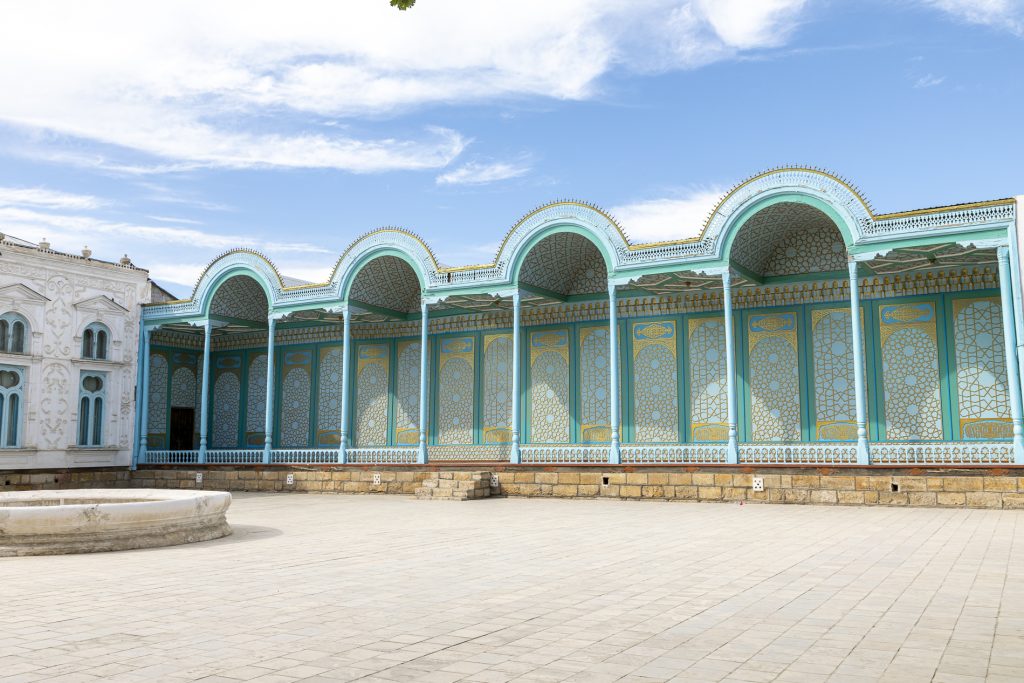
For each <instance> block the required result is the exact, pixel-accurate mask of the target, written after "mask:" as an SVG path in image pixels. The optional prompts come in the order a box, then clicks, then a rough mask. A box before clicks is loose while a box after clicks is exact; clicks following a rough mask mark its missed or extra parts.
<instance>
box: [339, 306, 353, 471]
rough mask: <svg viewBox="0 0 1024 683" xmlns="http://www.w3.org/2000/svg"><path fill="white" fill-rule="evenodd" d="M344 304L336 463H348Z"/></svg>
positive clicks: (348, 317)
mask: <svg viewBox="0 0 1024 683" xmlns="http://www.w3.org/2000/svg"><path fill="white" fill-rule="evenodd" d="M351 310H352V309H351V308H349V306H348V305H347V304H346V305H345V306H344V307H342V309H341V314H342V315H343V316H345V317H344V321H345V324H344V332H343V333H342V340H341V344H342V346H341V430H340V433H339V435H338V436H339V439H338V442H339V443H338V462H339V463H340V464H342V465H344V464H345V463H346V462H348V452H347V451H348V366H349V357H350V356H351V355H352V314H351Z"/></svg>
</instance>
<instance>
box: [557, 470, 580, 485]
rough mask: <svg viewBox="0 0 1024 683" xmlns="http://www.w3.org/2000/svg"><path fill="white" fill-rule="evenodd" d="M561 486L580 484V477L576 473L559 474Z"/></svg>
mask: <svg viewBox="0 0 1024 683" xmlns="http://www.w3.org/2000/svg"><path fill="white" fill-rule="evenodd" d="M558 483H559V484H579V483H580V475H579V474H577V473H576V472H559V473H558Z"/></svg>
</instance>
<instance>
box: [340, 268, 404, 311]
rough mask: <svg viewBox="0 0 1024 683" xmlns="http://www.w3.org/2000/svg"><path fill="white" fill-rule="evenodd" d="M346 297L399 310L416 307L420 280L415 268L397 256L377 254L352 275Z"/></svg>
mask: <svg viewBox="0 0 1024 683" xmlns="http://www.w3.org/2000/svg"><path fill="white" fill-rule="evenodd" d="M349 299H351V300H353V301H359V302H362V303H365V304H370V305H372V306H381V307H383V308H390V309H392V310H396V311H401V312H403V313H413V312H415V311H418V310H419V307H420V281H419V278H417V277H416V271H414V270H413V269H412V266H410V265H409V264H408V263H406V262H405V261H403V260H402V259H400V258H398V257H397V256H379V257H377V258H375V259H373V260H372V261H370V262H369V263H367V264H366V265H365V266H363V268H362V269H361V270H360V271H359V273H358V274H356V277H355V280H354V281H353V282H352V288H351V290H350V292H349Z"/></svg>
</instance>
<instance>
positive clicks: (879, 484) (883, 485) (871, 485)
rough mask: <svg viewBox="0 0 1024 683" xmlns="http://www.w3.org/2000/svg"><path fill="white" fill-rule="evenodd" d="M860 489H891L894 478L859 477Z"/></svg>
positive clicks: (858, 486) (858, 488) (858, 487)
mask: <svg viewBox="0 0 1024 683" xmlns="http://www.w3.org/2000/svg"><path fill="white" fill-rule="evenodd" d="M857 490H858V491H891V490H892V480H891V479H890V477H885V476H867V477H857Z"/></svg>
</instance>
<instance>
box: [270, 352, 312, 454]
mask: <svg viewBox="0 0 1024 683" xmlns="http://www.w3.org/2000/svg"><path fill="white" fill-rule="evenodd" d="M281 356H282V360H283V363H282V364H281V399H280V403H279V405H280V412H279V413H278V415H279V425H280V434H279V435H278V442H279V443H280V445H281V447H282V448H305V447H308V446H309V426H310V420H311V416H310V393H311V392H312V371H313V352H312V351H284V352H282V353H281Z"/></svg>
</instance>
